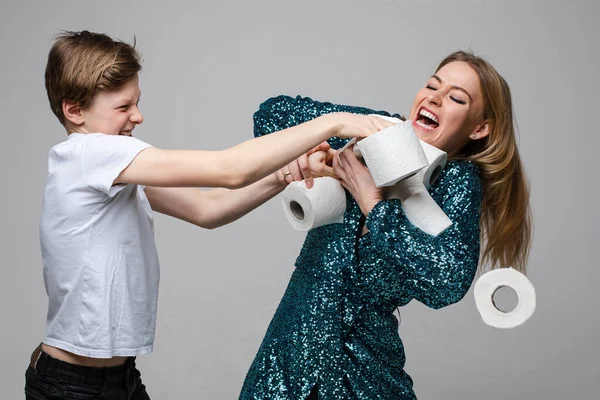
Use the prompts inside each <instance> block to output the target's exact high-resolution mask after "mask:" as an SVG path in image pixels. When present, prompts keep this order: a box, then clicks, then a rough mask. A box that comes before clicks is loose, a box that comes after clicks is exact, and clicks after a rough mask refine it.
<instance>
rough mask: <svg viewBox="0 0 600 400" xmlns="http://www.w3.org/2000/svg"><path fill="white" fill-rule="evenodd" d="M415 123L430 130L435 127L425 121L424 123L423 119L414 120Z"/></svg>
mask: <svg viewBox="0 0 600 400" xmlns="http://www.w3.org/2000/svg"><path fill="white" fill-rule="evenodd" d="M416 124H417V125H419V126H420V127H421V128H424V129H428V130H430V131H432V130H434V129H435V127H433V126H431V125H425V123H424V122H423V121H421V120H418V121H417V122H416Z"/></svg>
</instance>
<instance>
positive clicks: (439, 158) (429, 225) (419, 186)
mask: <svg viewBox="0 0 600 400" xmlns="http://www.w3.org/2000/svg"><path fill="white" fill-rule="evenodd" d="M420 143H421V146H422V148H423V150H424V152H425V155H426V156H427V160H428V162H429V165H428V166H427V167H425V168H423V169H421V170H420V171H419V172H417V173H416V174H415V175H413V176H411V177H409V178H406V179H404V180H402V181H400V182H398V183H396V184H395V185H394V186H391V187H387V188H385V189H384V194H385V197H386V198H387V199H400V201H401V202H402V209H403V210H404V214H406V217H407V218H408V220H409V221H410V222H411V223H412V224H413V225H414V226H416V227H418V228H419V229H421V230H422V231H423V232H425V233H427V234H429V235H432V236H438V235H440V234H441V233H443V232H444V231H445V230H446V229H448V228H449V227H451V226H452V221H451V220H450V218H448V216H447V215H446V214H445V213H444V211H443V210H442V209H441V208H440V207H439V206H438V205H437V203H436V202H435V200H433V198H432V197H431V196H430V195H429V192H428V191H427V189H429V188H430V187H431V184H433V182H435V180H436V179H437V178H438V177H439V175H440V172H441V171H442V170H443V169H444V167H445V166H446V160H447V155H446V153H445V152H444V151H442V150H440V149H438V148H436V147H434V146H432V145H430V144H428V143H425V142H423V141H420Z"/></svg>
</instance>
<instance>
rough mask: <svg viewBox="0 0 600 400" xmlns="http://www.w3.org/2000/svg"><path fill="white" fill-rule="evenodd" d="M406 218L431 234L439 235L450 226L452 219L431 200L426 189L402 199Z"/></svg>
mask: <svg viewBox="0 0 600 400" xmlns="http://www.w3.org/2000/svg"><path fill="white" fill-rule="evenodd" d="M402 210H404V214H405V215H406V218H408V220H409V221H410V222H411V223H412V224H413V225H414V226H416V227H418V228H419V229H421V230H422V231H423V232H425V233H427V234H429V235H431V236H439V235H440V234H441V233H443V232H444V231H445V230H446V229H448V228H450V227H451V226H452V221H451V220H450V218H448V216H447V215H446V214H445V213H444V211H443V210H442V209H441V208H440V206H438V204H437V203H436V202H435V200H433V198H432V197H431V195H430V194H429V192H428V191H427V190H423V191H421V192H418V193H415V194H414V195H412V196H410V197H409V198H407V199H406V200H404V201H402Z"/></svg>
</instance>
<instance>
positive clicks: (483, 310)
mask: <svg viewBox="0 0 600 400" xmlns="http://www.w3.org/2000/svg"><path fill="white" fill-rule="evenodd" d="M503 286H508V287H509V288H511V289H512V290H514V291H515V293H516V294H517V297H518V299H519V300H518V303H517V306H516V307H515V308H514V310H512V311H509V312H504V311H500V310H499V309H498V308H497V307H496V306H495V305H494V299H493V296H494V293H495V292H496V290H498V289H499V288H501V287H503ZM474 296H475V305H476V306H477V310H478V311H479V314H481V318H482V319H483V322H485V323H486V324H487V325H490V326H493V327H495V328H514V327H515V326H519V325H521V324H522V323H524V322H525V321H527V320H528V319H529V318H530V317H531V316H532V315H533V312H534V311H535V288H534V287H533V284H532V283H531V281H529V279H527V277H526V276H525V275H523V274H522V273H520V272H518V271H517V270H515V269H513V268H500V269H496V270H492V271H489V272H486V273H485V274H483V275H481V276H480V277H479V279H477V282H475V289H474Z"/></svg>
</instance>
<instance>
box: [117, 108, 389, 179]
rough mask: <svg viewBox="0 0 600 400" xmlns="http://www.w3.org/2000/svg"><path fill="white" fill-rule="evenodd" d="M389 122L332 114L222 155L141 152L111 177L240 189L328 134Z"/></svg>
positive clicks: (357, 132)
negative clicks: (117, 173) (115, 175)
mask: <svg viewBox="0 0 600 400" xmlns="http://www.w3.org/2000/svg"><path fill="white" fill-rule="evenodd" d="M390 125H392V123H391V122H388V121H385V120H383V119H380V118H377V117H368V116H363V115H356V114H348V113H335V114H328V115H324V116H321V117H318V118H315V119H313V120H311V121H308V122H305V123H303V124H300V125H297V126H293V127H291V128H288V129H284V130H282V131H279V132H275V133H272V134H270V135H267V136H263V137H260V138H255V139H251V140H248V141H246V142H243V143H241V144H239V145H237V146H234V147H231V148H229V149H226V150H222V151H200V150H161V149H156V148H147V149H145V150H143V151H141V152H140V153H139V154H138V155H137V156H136V157H135V158H134V160H133V161H132V162H131V163H130V164H129V166H127V168H125V169H124V170H123V171H122V172H121V173H120V174H119V176H118V177H117V178H116V179H115V181H114V184H118V183H132V184H141V185H144V186H159V187H226V188H232V189H235V188H241V187H244V186H246V185H249V184H251V183H253V182H256V181H258V180H260V179H262V178H264V177H266V176H267V175H269V174H271V173H273V172H274V171H276V170H278V169H279V168H282V167H283V166H284V165H286V164H288V163H290V162H291V161H292V160H294V159H296V158H298V157H299V156H300V155H302V154H304V153H306V152H307V151H309V150H310V149H311V148H313V147H314V146H316V145H318V144H319V143H321V142H323V141H325V140H326V139H328V138H330V137H331V136H334V135H336V134H337V135H338V136H342V137H353V136H368V135H370V134H372V133H375V132H377V131H379V130H381V129H384V128H386V127H387V126H390Z"/></svg>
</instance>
